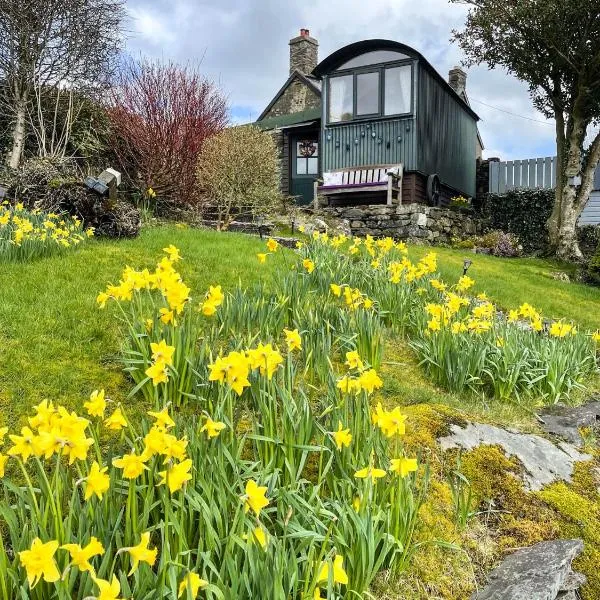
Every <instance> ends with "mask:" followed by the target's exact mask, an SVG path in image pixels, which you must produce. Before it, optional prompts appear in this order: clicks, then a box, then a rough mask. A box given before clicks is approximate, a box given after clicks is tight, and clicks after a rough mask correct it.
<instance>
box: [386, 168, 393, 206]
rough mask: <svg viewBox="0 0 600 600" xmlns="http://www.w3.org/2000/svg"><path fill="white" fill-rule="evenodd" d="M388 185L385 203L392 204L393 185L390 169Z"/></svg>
mask: <svg viewBox="0 0 600 600" xmlns="http://www.w3.org/2000/svg"><path fill="white" fill-rule="evenodd" d="M387 176H388V186H387V205H388V206H391V205H392V200H393V193H394V192H393V189H392V188H393V186H394V174H393V173H392V172H391V171H390V172H389V173H388V174H387Z"/></svg>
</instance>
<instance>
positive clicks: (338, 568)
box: [317, 554, 348, 585]
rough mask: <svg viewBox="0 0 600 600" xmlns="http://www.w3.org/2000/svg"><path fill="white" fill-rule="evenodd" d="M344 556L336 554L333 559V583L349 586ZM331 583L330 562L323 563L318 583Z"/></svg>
mask: <svg viewBox="0 0 600 600" xmlns="http://www.w3.org/2000/svg"><path fill="white" fill-rule="evenodd" d="M343 565H344V558H343V556H341V555H339V554H336V555H335V557H334V559H333V583H341V584H342V585H347V584H348V574H347V573H346V571H345V570H344V566H343ZM328 581H329V562H322V563H321V567H320V569H319V574H318V576H317V583H327V582H328Z"/></svg>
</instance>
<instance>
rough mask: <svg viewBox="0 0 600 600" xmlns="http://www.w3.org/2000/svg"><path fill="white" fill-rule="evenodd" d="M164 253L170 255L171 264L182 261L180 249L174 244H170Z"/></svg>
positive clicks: (164, 249)
mask: <svg viewBox="0 0 600 600" xmlns="http://www.w3.org/2000/svg"><path fill="white" fill-rule="evenodd" d="M163 252H165V253H166V254H167V255H168V257H169V260H170V261H171V262H177V261H178V260H179V259H181V254H179V249H178V248H176V247H175V246H173V244H169V245H168V246H167V247H166V248H163Z"/></svg>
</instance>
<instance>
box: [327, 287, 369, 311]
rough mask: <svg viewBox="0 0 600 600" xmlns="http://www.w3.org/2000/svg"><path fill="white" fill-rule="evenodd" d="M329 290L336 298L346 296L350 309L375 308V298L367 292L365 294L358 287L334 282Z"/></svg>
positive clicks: (347, 306) (345, 299)
mask: <svg viewBox="0 0 600 600" xmlns="http://www.w3.org/2000/svg"><path fill="white" fill-rule="evenodd" d="M329 290H330V291H331V293H332V294H333V295H334V296H335V297H336V298H341V297H343V298H344V301H345V303H346V308H348V310H357V309H359V308H364V309H366V310H369V309H370V308H373V300H371V298H369V297H368V296H367V295H366V294H363V293H362V292H361V291H360V290H359V289H358V288H351V287H350V286H349V285H337V284H336V283H332V284H330V286H329Z"/></svg>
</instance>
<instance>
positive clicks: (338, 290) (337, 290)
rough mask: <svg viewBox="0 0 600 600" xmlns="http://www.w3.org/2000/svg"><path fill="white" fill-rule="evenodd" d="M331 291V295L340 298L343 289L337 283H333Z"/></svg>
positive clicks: (330, 287)
mask: <svg viewBox="0 0 600 600" xmlns="http://www.w3.org/2000/svg"><path fill="white" fill-rule="evenodd" d="M329 289H330V290H331V293H332V294H333V295H334V296H337V297H338V298H339V297H340V296H341V295H342V287H341V286H340V285H337V284H336V283H331V284H330V285H329Z"/></svg>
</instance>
